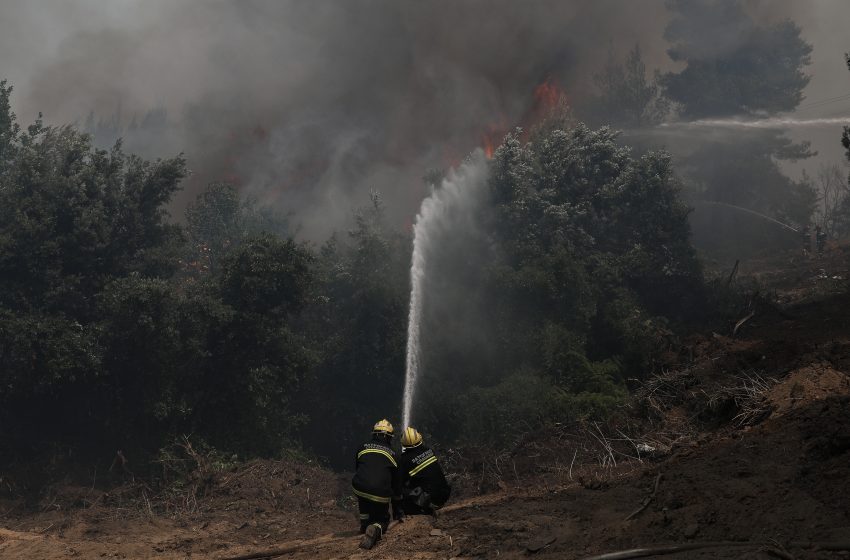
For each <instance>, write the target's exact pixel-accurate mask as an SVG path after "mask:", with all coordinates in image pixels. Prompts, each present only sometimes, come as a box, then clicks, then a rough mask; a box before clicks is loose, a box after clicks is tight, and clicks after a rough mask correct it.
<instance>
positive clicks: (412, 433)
mask: <svg viewBox="0 0 850 560" xmlns="http://www.w3.org/2000/svg"><path fill="white" fill-rule="evenodd" d="M420 443H422V434H420V433H419V432H417V431H416V428H411V427H410V426H408V427H406V428H405V429H404V433H403V434H401V445H402V446H404V447H416V446H417V445H419V444H420Z"/></svg>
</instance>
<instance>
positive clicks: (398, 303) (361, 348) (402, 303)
mask: <svg viewBox="0 0 850 560" xmlns="http://www.w3.org/2000/svg"><path fill="white" fill-rule="evenodd" d="M354 219H355V226H354V228H353V229H351V230H350V231H349V232H348V235H347V236H344V237H343V236H334V237H332V238H331V239H330V240H329V241H328V242H327V243H326V244H325V245H324V246H323V247H322V250H321V254H320V257H319V260H318V263H317V264H318V278H319V283H320V284H319V286H318V289H319V296H318V297H317V299H316V307H315V308H314V310H313V313H312V314H311V318H310V327H309V328H310V329H311V332H312V333H313V336H314V337H315V339H316V340H318V341H320V345H321V348H322V352H321V359H320V362H319V364H318V367H317V368H316V370H315V375H316V385H315V386H314V391H313V394H312V395H308V396H307V399H306V400H305V401H304V403H303V404H304V407H305V409H309V410H310V411H311V413H312V416H313V417H314V418H320V419H321V421H318V422H313V423H312V425H310V426H308V427H307V429H306V431H305V437H306V438H307V440H308V441H309V442H310V446H311V448H312V449H314V450H316V451H317V452H318V453H319V454H320V455H321V456H324V457H327V458H330V459H331V460H332V461H334V462H335V463H337V464H343V465H346V466H347V465H348V460H349V459H350V456H351V455H352V453H353V451H354V449H355V446H356V445H358V444H359V443H362V442H360V441H359V440H360V439H361V438H362V437H363V433H364V427H365V428H367V427H368V426H370V425H371V424H374V422H375V421H376V420H377V419H378V418H383V417H386V416H392V414H393V412H394V411H395V410H396V407H398V406H399V399H400V395H401V390H402V384H403V382H404V359H405V354H404V352H405V341H406V337H407V310H408V290H409V284H408V282H409V280H408V268H409V264H410V239H409V238H408V237H406V236H403V235H400V234H398V233H396V232H393V231H392V230H391V229H390V228H389V226H388V225H387V223H386V219H385V217H384V207H383V204H382V203H381V200H380V198H379V197H378V195H376V194H373V195H372V200H371V204H370V205H369V206H368V207H365V208H361V209H359V210H358V211H357V212H356V213H355V216H354Z"/></svg>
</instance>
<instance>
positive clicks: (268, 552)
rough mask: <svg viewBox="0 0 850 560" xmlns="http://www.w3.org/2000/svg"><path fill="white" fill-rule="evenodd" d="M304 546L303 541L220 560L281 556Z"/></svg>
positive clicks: (249, 559)
mask: <svg viewBox="0 0 850 560" xmlns="http://www.w3.org/2000/svg"><path fill="white" fill-rule="evenodd" d="M305 546H306V544H304V543H302V544H296V545H293V546H288V547H285V548H275V549H273V550H265V551H262V552H252V553H250V554H243V555H241V556H228V557H227V558H222V560H258V559H260V558H275V557H277V556H283V555H284V554H290V553H292V552H298V551H299V550H301V549H302V548H304V547H305Z"/></svg>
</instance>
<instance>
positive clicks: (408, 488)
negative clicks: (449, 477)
mask: <svg viewBox="0 0 850 560" xmlns="http://www.w3.org/2000/svg"><path fill="white" fill-rule="evenodd" d="M399 469H400V470H401V479H402V494H403V495H404V502H403V504H402V505H403V507H404V512H405V513H406V514H411V515H416V514H427V515H434V514H435V512H436V510H437V509H439V508H441V507H442V506H443V504H445V503H446V501H448V499H449V495H450V494H451V490H452V489H451V486H449V483H448V482H447V481H446V476H445V474H444V473H443V469H442V467H440V463H438V462H437V456H436V455H434V452H433V451H432V450H431V449H429V448H428V447H426V446H425V443H424V442H423V440H422V434H420V433H419V432H418V431H417V430H416V429H415V428H411V427H407V428H405V429H404V434H402V436H401V460H400V461H399Z"/></svg>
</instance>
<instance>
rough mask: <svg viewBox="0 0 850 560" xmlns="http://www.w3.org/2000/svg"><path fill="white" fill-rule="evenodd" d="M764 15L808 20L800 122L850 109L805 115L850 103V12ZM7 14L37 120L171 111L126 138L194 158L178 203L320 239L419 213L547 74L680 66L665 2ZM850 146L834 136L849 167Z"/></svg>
mask: <svg viewBox="0 0 850 560" xmlns="http://www.w3.org/2000/svg"><path fill="white" fill-rule="evenodd" d="M746 4H747V7H748V9H749V11H750V12H751V13H752V14H753V15H754V17H756V18H757V19H758V20H759V21H765V22H768V21H778V20H780V19H783V18H785V17H790V18H792V19H794V20H795V21H796V22H797V23H798V24H800V25H801V26H802V27H803V34H804V38H805V39H806V40H808V41H809V42H811V43H812V44H813V45H814V48H815V50H814V53H813V64H812V66H811V67H810V68H809V69H808V71H809V72H810V73H811V74H812V76H813V79H812V81H811V84H810V85H809V87H808V89H807V91H806V95H807V97H808V100H807V101H804V107H803V109H804V110H805V113H801V115H802V116H805V117H819V116H830V115H832V114H835V113H841V111H844V113H843V114H850V100H844V101H843V102H841V103H832V104H827V105H821V106H817V107H811V108H808V109H806V108H805V105H806V104H807V103H810V102H813V101H819V100H821V99H826V98H832V97H836V96H839V95H842V94H846V93H850V72H847V70H846V67H845V66H844V63H843V58H842V57H843V53H844V52H845V51H847V50H850V40H847V41H845V38H846V28H845V25H846V22H848V21H850V2H847V1H846V0H812V1H807V2H803V1H797V0H784V1H774V0H747V1H746ZM0 15H2V17H0V53H2V55H0V77H2V78H6V79H8V80H9V81H10V82H12V83H13V84H14V86H15V97H14V100H13V104H14V107H15V109H16V111H17V112H18V114H19V116H20V117H21V118H22V119H23V120H25V121H26V120H30V119H31V118H32V117H33V116H34V115H35V114H36V112H38V111H41V112H43V113H44V114H45V119H46V120H47V121H48V122H49V123H63V122H72V121H77V122H79V123H83V122H85V120H86V117H87V115H88V114H89V113H91V112H92V111H93V112H94V113H95V115H96V118H100V119H106V118H110V117H113V116H115V115H116V114H118V112H119V111H120V117H121V119H122V123H123V125H124V126H126V125H127V124H129V122H130V121H131V120H132V118H133V117H134V116H135V117H136V119H137V123H138V122H140V121H141V119H142V118H143V116H144V114H145V113H146V112H148V111H150V110H152V109H164V110H165V112H166V113H165V114H166V118H165V121H164V122H159V123H158V124H156V126H153V125H151V126H149V127H148V128H147V129H145V128H143V129H142V130H141V131H139V132H137V133H136V134H135V139H129V138H128V144H129V147H130V148H131V149H135V150H138V151H141V152H142V153H144V154H145V155H148V156H153V155H162V156H165V155H170V154H174V153H177V152H180V151H182V152H185V153H186V155H187V157H188V158H189V162H190V168H191V169H192V170H193V173H194V175H193V177H192V179H191V180H190V181H189V183H188V186H187V190H186V192H185V193H184V194H183V195H182V196H183V198H182V199H181V200H179V201H178V203H177V205H176V209H179V207H180V206H181V205H182V204H185V202H186V200H189V199H191V198H192V197H193V196H194V194H196V193H197V191H198V190H199V189H200V188H202V186H203V185H204V184H205V183H206V182H208V181H212V180H230V181H234V182H236V183H238V184H239V185H240V186H241V187H242V188H243V189H244V191H245V192H247V193H250V194H253V195H255V196H257V197H259V198H261V199H262V200H264V201H267V202H272V203H275V204H278V205H279V206H280V207H281V208H282V209H284V210H287V211H293V212H294V213H295V216H296V217H295V219H294V220H295V222H296V223H298V224H299V227H300V233H301V235H302V236H305V237H310V238H316V239H318V238H321V237H323V236H324V235H326V234H327V233H328V232H329V231H330V230H331V229H334V228H339V227H343V226H344V224H345V220H346V218H347V217H348V216H349V214H350V210H351V208H352V206H356V205H362V204H363V203H365V202H366V201H367V199H366V193H367V192H368V191H369V190H370V189H377V190H378V191H380V192H381V193H382V195H383V196H384V198H385V200H386V201H387V203H388V205H389V207H390V209H391V210H393V211H394V213H395V215H396V216H398V217H399V221H400V222H402V223H403V222H404V221H407V220H409V218H410V217H412V215H413V213H414V212H415V209H416V207H417V205H418V202H419V200H420V199H421V198H422V196H423V194H425V186H424V184H423V182H422V180H421V177H422V175H423V174H424V173H425V171H426V170H427V169H429V168H439V167H444V166H446V165H447V164H449V163H452V162H456V161H457V160H459V159H460V158H461V157H463V156H464V155H465V154H466V153H467V152H469V151H470V150H471V149H473V148H474V147H475V146H477V145H479V144H480V143H481V138H482V135H483V134H486V133H487V131H488V130H492V129H500V128H506V127H507V126H510V125H511V124H513V123H516V122H519V121H521V120H522V119H523V116H524V115H526V114H527V113H528V112H529V111H531V110H532V109H533V105H534V97H533V90H534V88H535V86H536V85H539V84H541V83H543V82H545V81H546V80H547V79H550V80H551V81H552V82H553V83H557V84H558V85H559V86H560V87H561V88H563V89H564V90H565V91H566V92H567V95H568V96H569V97H570V99H571V100H572V101H574V102H575V103H580V102H581V99H582V98H583V97H584V96H586V95H587V94H588V92H590V91H591V88H592V75H593V73H594V72H596V71H598V70H597V68H598V65H599V64H600V63H601V62H603V61H604V60H605V59H606V58H607V55H608V51H609V49H611V48H613V49H614V50H615V51H616V52H624V51H626V50H627V49H628V48H630V47H631V46H632V45H633V44H634V43H635V42H639V43H640V45H641V47H642V50H643V53H644V56H645V59H646V61H647V66H648V67H649V68H659V69H661V70H670V69H675V68H676V66H675V65H674V63H672V62H671V61H670V59H669V57H668V56H667V54H666V49H667V48H668V46H669V45H667V44H666V42H665V41H664V39H663V31H664V27H665V26H666V24H667V22H668V20H669V14H668V13H667V11H666V9H665V6H664V2H663V0H642V1H639V2H638V1H634V0H572V1H567V0H558V1H556V0H552V1H543V0H528V1H519V0H513V1H511V0H486V1H485V0H465V1H457V0H434V1H424V0H423V1H404V0H359V1H352V0H325V1H320V2H318V1H315V0H292V1H278V0H242V1H236V0H231V1H225V0H181V1H179V2H178V1H174V0H109V1H108V2H104V1H100V0H38V1H32V0H5V1H4V2H3V4H2V6H0ZM839 134H840V130H836V131H830V130H827V131H817V133H816V135H817V136H818V138H817V142H816V146H815V147H816V148H817V149H820V150H821V152H822V153H823V154H824V157H828V158H830V160H831V161H839V160H840V156H841V150H840V147H839V146H838V144H837V138H838V136H839ZM813 135H815V134H813V133H812V131H810V130H806V131H805V132H804V133H803V136H800V137H806V136H813ZM821 136H823V138H821ZM833 137H834V138H835V142H832V141H830V140H829V139H830V138H833ZM101 140H103V139H101ZM106 140H110V141H111V140H112V139H111V138H109V139H106ZM806 165H809V166H810V165H811V162H809V163H807V164H806Z"/></svg>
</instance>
